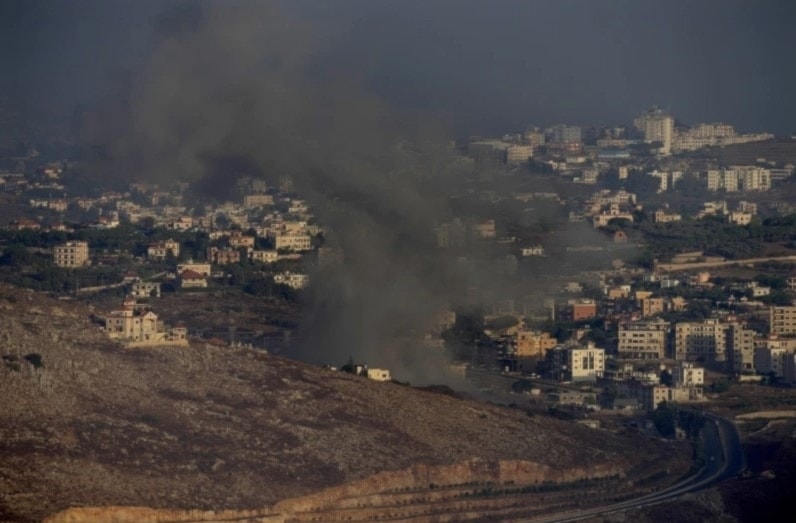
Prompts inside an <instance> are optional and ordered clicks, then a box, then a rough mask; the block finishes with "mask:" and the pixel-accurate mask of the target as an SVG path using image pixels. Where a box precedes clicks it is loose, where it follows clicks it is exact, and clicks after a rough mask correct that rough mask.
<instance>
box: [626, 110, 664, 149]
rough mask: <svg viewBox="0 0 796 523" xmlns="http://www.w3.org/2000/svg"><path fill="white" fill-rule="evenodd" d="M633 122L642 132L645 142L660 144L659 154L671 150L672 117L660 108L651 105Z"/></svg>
mask: <svg viewBox="0 0 796 523" xmlns="http://www.w3.org/2000/svg"><path fill="white" fill-rule="evenodd" d="M633 124H634V125H635V126H636V128H637V129H638V130H639V131H641V132H642V133H644V141H645V142H647V143H654V142H659V143H660V144H661V147H660V153H661V154H670V153H671V152H672V140H673V139H674V118H672V116H670V115H669V114H667V113H665V112H664V111H663V110H662V109H659V108H657V107H653V108H651V109H650V110H648V111H646V112H644V113H643V114H641V115H640V116H639V117H638V118H636V119H635V120H634V121H633Z"/></svg>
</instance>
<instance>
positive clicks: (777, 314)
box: [768, 305, 796, 336]
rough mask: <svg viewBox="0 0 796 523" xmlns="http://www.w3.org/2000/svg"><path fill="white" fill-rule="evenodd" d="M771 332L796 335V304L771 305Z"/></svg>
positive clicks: (781, 334) (778, 334) (769, 317)
mask: <svg viewBox="0 0 796 523" xmlns="http://www.w3.org/2000/svg"><path fill="white" fill-rule="evenodd" d="M768 324H769V331H770V332H771V334H776V335H777V336H796V306H793V305H790V306H782V307H771V308H770V309H769V311H768Z"/></svg>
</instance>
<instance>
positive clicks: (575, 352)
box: [566, 343, 605, 381]
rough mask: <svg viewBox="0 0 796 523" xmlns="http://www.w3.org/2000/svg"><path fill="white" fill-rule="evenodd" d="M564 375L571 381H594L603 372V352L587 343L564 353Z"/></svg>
mask: <svg viewBox="0 0 796 523" xmlns="http://www.w3.org/2000/svg"><path fill="white" fill-rule="evenodd" d="M566 358H567V368H566V375H567V376H568V377H569V379H570V380H572V381H596V380H597V378H599V377H602V375H603V372H605V350H604V349H598V348H597V347H595V346H594V344H592V343H589V344H588V345H587V346H586V347H580V348H571V349H567V351H566Z"/></svg>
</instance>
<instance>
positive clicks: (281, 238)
mask: <svg viewBox="0 0 796 523" xmlns="http://www.w3.org/2000/svg"><path fill="white" fill-rule="evenodd" d="M274 246H275V248H276V250H287V251H308V250H310V249H312V238H310V236H309V235H307V234H293V233H284V234H279V235H277V236H275V237H274Z"/></svg>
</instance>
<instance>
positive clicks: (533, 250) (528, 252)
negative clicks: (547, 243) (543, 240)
mask: <svg viewBox="0 0 796 523" xmlns="http://www.w3.org/2000/svg"><path fill="white" fill-rule="evenodd" d="M520 252H521V254H522V255H523V256H544V247H542V246H541V245H531V246H530V247H522V248H521V249H520Z"/></svg>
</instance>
